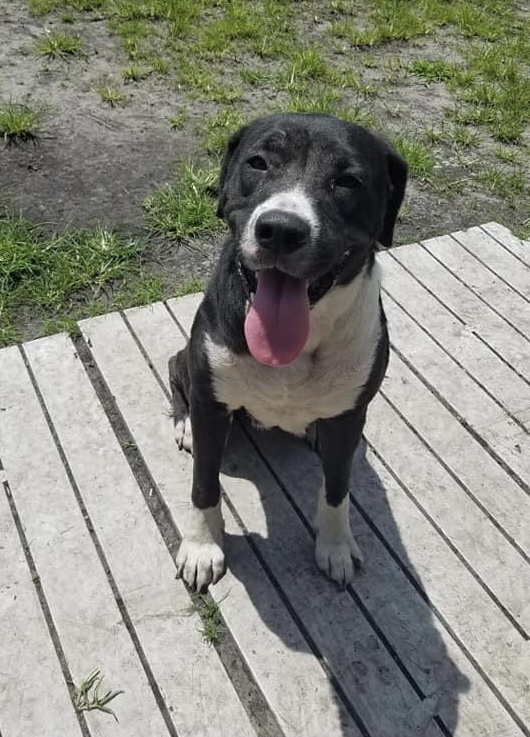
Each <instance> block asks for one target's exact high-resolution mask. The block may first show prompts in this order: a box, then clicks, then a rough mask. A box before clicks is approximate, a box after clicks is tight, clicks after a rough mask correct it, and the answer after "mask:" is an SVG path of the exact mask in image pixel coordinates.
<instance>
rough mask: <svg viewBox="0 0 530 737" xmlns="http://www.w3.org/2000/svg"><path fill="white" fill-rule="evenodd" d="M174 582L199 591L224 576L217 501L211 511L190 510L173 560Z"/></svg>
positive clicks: (221, 526) (221, 536)
mask: <svg viewBox="0 0 530 737" xmlns="http://www.w3.org/2000/svg"><path fill="white" fill-rule="evenodd" d="M175 562H176V566H177V578H183V579H184V581H186V583H187V584H188V586H189V587H190V588H191V589H192V590H193V591H203V590H205V589H206V588H207V587H208V586H209V585H210V584H211V583H216V582H217V581H218V580H219V579H220V578H221V576H222V575H223V574H224V572H225V556H224V553H223V518H222V516H221V501H219V503H218V504H217V506H215V507H209V508H208V509H197V508H196V507H192V508H191V510H190V515H189V518H188V520H187V524H186V527H185V534H184V538H183V540H182V542H181V544H180V548H179V551H178V553H177V557H176V561H175Z"/></svg>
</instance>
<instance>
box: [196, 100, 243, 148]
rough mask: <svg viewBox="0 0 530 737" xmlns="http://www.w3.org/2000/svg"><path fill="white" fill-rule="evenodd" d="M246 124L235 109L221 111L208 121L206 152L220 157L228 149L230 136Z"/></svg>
mask: <svg viewBox="0 0 530 737" xmlns="http://www.w3.org/2000/svg"><path fill="white" fill-rule="evenodd" d="M244 122H245V119H244V118H243V115H242V114H241V113H240V112H239V111H238V110H236V109H234V108H226V109H225V110H221V112H220V113H218V114H217V115H216V116H214V117H213V118H210V119H209V120H207V121H206V131H207V135H206V138H205V140H204V147H205V149H206V151H207V152H208V153H209V154H216V155H217V156H220V155H221V154H222V153H223V151H224V149H225V148H226V143H227V141H228V137H229V135H230V134H231V133H233V132H234V130H235V129H236V128H239V127H240V126H242V125H243V123H244Z"/></svg>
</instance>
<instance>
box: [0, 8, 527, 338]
mask: <svg viewBox="0 0 530 737" xmlns="http://www.w3.org/2000/svg"><path fill="white" fill-rule="evenodd" d="M27 2H28V5H29V7H30V9H31V11H32V12H33V13H34V14H35V15H36V16H39V17H43V18H44V21H43V22H45V21H46V20H47V18H46V16H47V15H48V14H52V13H54V14H55V15H50V18H51V19H53V20H54V22H56V21H58V20H59V19H62V20H63V22H66V21H67V22H68V23H72V24H80V23H82V22H83V19H84V18H85V19H93V18H96V17H97V18H106V19H107V23H108V29H109V31H110V33H111V34H112V35H113V37H114V39H115V42H116V45H117V46H119V48H120V54H121V55H122V62H121V65H120V69H121V77H120V73H119V72H118V74H117V75H116V74H114V77H111V76H110V74H109V76H108V77H102V78H101V80H99V81H98V82H97V83H96V87H95V89H96V91H97V93H98V94H99V96H100V98H101V100H102V101H103V102H104V103H105V104H106V105H109V106H111V107H121V106H123V105H125V104H126V103H127V102H128V101H129V99H137V98H138V97H139V96H140V94H141V92H142V90H143V89H145V88H146V86H147V85H148V86H149V89H150V90H151V91H152V90H153V89H154V88H156V87H159V88H160V94H161V96H162V97H163V96H164V94H165V91H166V90H168V98H169V97H170V95H171V97H170V99H171V104H172V105H173V107H171V108H169V109H170V110H174V111H175V112H174V114H172V115H171V114H170V115H168V114H167V113H163V114H164V115H166V119H167V134H168V136H172V137H173V138H174V140H175V146H176V147H177V146H179V145H180V142H181V141H184V142H185V145H186V146H188V144H189V142H190V141H192V144H193V142H195V143H196V144H197V148H199V149H202V150H201V154H200V156H201V158H200V162H201V163H200V165H198V164H196V165H195V166H194V165H192V164H187V165H185V166H181V167H179V169H178V171H177V175H176V178H175V180H174V181H173V182H171V183H170V184H168V185H166V186H164V187H161V188H157V189H156V190H155V191H154V192H152V193H151V194H150V195H149V196H148V197H147V198H146V199H145V200H144V202H143V207H144V210H145V215H146V223H147V225H148V227H149V228H150V229H152V230H153V231H154V232H155V233H157V234H164V235H165V236H167V237H169V238H171V239H173V238H174V239H176V240H177V241H180V242H183V243H185V244H188V245H193V239H200V238H201V237H203V236H205V235H210V234H211V233H214V232H216V231H217V230H218V229H219V228H220V225H221V224H220V222H219V221H218V219H217V218H216V215H215V207H216V203H215V201H214V198H213V196H212V192H213V190H214V188H215V181H216V176H217V171H218V167H219V157H220V155H221V154H222V151H223V148H224V146H225V143H226V140H227V137H228V136H229V135H230V133H231V132H232V131H233V130H234V129H235V128H237V127H238V126H239V125H241V124H242V123H243V122H245V121H246V120H249V119H251V118H254V117H256V116H257V115H259V114H261V113H265V112H276V111H293V112H297V111H314V112H325V113H331V114H336V115H339V116H340V117H342V118H344V119H345V120H349V121H352V122H356V123H359V124H361V125H366V126H368V127H372V128H375V129H376V130H379V131H381V132H382V133H383V134H384V135H385V136H386V137H387V138H388V139H389V140H391V141H392V142H393V143H394V145H395V146H396V148H397V149H398V150H399V151H400V152H401V154H402V155H403V156H404V157H405V158H406V159H407V161H408V164H409V171H410V175H411V180H412V191H413V193H414V187H415V186H416V185H419V187H418V189H419V190H420V191H421V193H424V194H425V193H427V195H428V196H429V197H431V200H430V202H433V203H434V202H435V203H436V206H437V207H439V208H442V207H443V206H444V203H445V206H446V210H447V209H452V210H453V211H455V212H457V213H458V212H465V211H466V208H465V203H464V206H462V200H461V199H458V198H460V197H461V196H462V197H463V196H464V195H465V192H466V190H470V189H471V190H473V193H474V194H475V195H476V197H475V201H477V200H481V201H483V202H494V203H501V206H502V207H505V206H506V207H516V206H519V207H520V204H519V205H518V203H520V202H522V201H523V200H524V198H525V197H528V194H529V186H528V182H527V177H526V170H527V169H528V166H529V149H528V142H527V131H528V128H529V125H530V75H529V68H528V59H530V36H529V35H528V32H527V20H525V19H524V18H523V16H522V15H521V14H519V13H518V11H517V4H516V3H515V2H514V0H481V1H480V2H479V3H476V2H472V0H461V1H460V2H458V3H451V2H448V0H368V1H367V2H360V0H329V2H327V3H324V2H312V0H255V2H252V3H249V2H247V0H27ZM85 14H89V15H88V16H86V15H85ZM78 27H79V26H77V25H74V26H73V27H72V26H70V27H66V26H64V27H63V30H62V31H60V32H58V31H57V32H55V31H54V33H48V34H47V36H46V38H45V39H42V41H41V43H44V42H46V43H47V44H48V50H47V51H46V52H43V51H41V52H40V53H46V56H48V57H50V58H62V59H66V58H70V57H72V58H73V57H74V56H75V55H76V54H77V55H79V54H81V53H83V47H82V42H81V40H80V38H79V37H78V36H77V35H75V33H71V34H68V33H64V34H63V31H64V30H67V31H68V30H70V31H72V32H73V31H74V30H76V29H77V28H78ZM54 28H60V26H54ZM61 39H63V40H61ZM64 39H70V43H71V49H72V50H70V49H69V46H68V42H67V41H64ZM76 45H77V48H76ZM148 77H149V78H150V81H149V82H148V83H147V82H146V79H147V78H148ZM67 83H68V84H71V82H70V80H68V82H67ZM124 84H129V85H134V88H133V89H134V91H135V94H134V96H132V95H131V98H129V96H128V95H127V94H126V92H127V91H129V90H130V89H131V86H130V87H129V88H128V89H127V88H124ZM434 85H436V86H434ZM409 89H410V90H412V92H413V94H414V95H415V98H414V102H410V98H409V97H408V95H409ZM436 99H438V100H440V99H442V100H443V101H444V104H446V105H447V109H442V107H441V104H440V103H438V104H437V103H436ZM446 100H449V101H450V102H449V103H446V102H445V101H446ZM416 101H419V102H420V104H418V105H417V107H416ZM166 110H167V108H166ZM434 111H435V112H434ZM197 119H199V120H200V123H199V124H198V123H197V122H196V121H197ZM38 125H39V116H38V115H37V114H36V113H35V112H34V111H32V110H31V109H30V108H29V107H26V106H22V105H15V104H11V103H10V104H9V105H4V107H2V108H0V137H1V138H3V140H4V141H5V142H7V143H12V142H20V143H23V142H24V141H28V140H31V139H32V138H34V137H35V136H36V135H37V133H38ZM170 129H172V130H173V131H174V133H171V130H170ZM180 131H182V132H183V133H182V135H180V134H179V132H180ZM176 150H177V148H176ZM179 155H180V156H182V154H180V153H179ZM416 191H417V190H416ZM414 202H415V200H414V197H413V196H411V198H410V201H409V202H408V204H407V206H406V207H405V209H404V210H403V212H402V214H401V216H400V217H401V222H402V223H403V225H404V226H405V227H406V226H407V225H410V223H413V222H414V218H415V216H417V215H418V212H417V209H418V208H419V207H420V206H419V205H418V206H416V205H415V204H414ZM450 202H451V205H450V208H449V207H448V205H449V203H450ZM428 207H429V206H427V207H423V208H422V210H421V212H420V215H421V221H422V222H425V221H426V219H427V218H428V215H426V214H425V213H426V212H428ZM504 212H506V210H504ZM432 217H433V220H436V216H435V214H433V216H432ZM455 217H457V216H455ZM488 217H489V213H488ZM514 217H515V216H514ZM517 217H518V222H521V221H522V220H523V219H524V218H522V217H521V216H520V215H517ZM28 227H29V226H28ZM438 227H439V225H438V221H437V224H436V228H437V229H438ZM36 232H37V233H38V231H36ZM35 237H36V238H37V240H38V242H39V243H40V244H41V246H42V244H43V243H44V244H46V246H45V248H44V251H47V250H48V249H51V250H50V253H52V252H56V251H58V250H59V251H60V248H59V241H61V239H63V240H64V243H68V244H70V245H68V246H65V248H66V250H68V249H69V248H71V249H72V252H76V249H77V248H78V246H76V245H75V243H76V239H75V238H74V235H73V233H72V232H68V233H64V234H62V235H61V236H56V237H54V238H48V239H45V238H44V237H43V236H42V234H40V235H39V234H37V235H36V236H35ZM125 240H126V239H125ZM41 250H42V248H41ZM23 252H24V249H22V251H21V253H23ZM56 257H57V258H58V256H56ZM127 263H128V265H125V266H124V272H123V274H122V276H118V277H116V278H114V279H111V281H110V282H104V284H103V286H101V285H100V286H99V287H98V284H97V278H96V281H95V282H94V285H93V288H92V287H91V286H87V284H86V283H85V284H84V286H83V285H81V286H77V287H76V286H72V289H73V291H70V287H68V288H66V287H65V288H64V289H62V288H60V287H57V297H56V298H55V301H54V300H53V299H51V298H50V299H49V300H48V302H46V300H44V301H42V294H43V291H44V292H45V291H46V290H45V289H44V288H43V287H42V285H43V279H44V277H43V269H42V268H41V265H40V261H39V264H38V265H37V267H35V271H34V272H33V271H30V272H27V273H25V275H24V276H23V277H21V278H20V279H19V280H16V279H15V280H12V279H11V280H10V281H9V287H8V288H7V291H6V289H4V288H3V287H2V289H3V291H2V292H0V311H2V310H3V314H4V315H10V317H9V318H8V319H7V318H6V319H4V318H2V320H4V321H3V322H0V324H1V325H2V327H1V328H0V329H1V330H2V331H3V332H2V333H0V338H1V339H2V340H3V341H4V342H6V341H9V340H11V341H12V340H15V339H17V338H16V336H17V335H18V333H17V330H18V327H17V325H18V322H17V319H16V317H15V316H16V314H17V310H18V309H19V307H17V305H21V304H27V305H33V308H35V309H37V306H40V307H39V309H42V310H44V311H46V310H51V311H52V313H53V314H50V315H47V314H46V315H45V319H46V323H45V330H53V329H55V328H57V327H58V326H61V325H63V326H65V327H66V328H67V329H70V328H71V329H73V325H74V324H75V321H74V322H72V320H73V318H72V316H76V315H77V314H78V313H77V312H76V310H77V309H78V304H77V302H76V300H77V297H76V295H77V294H79V293H82V294H83V295H85V297H86V294H88V297H86V300H85V297H84V301H83V304H82V305H81V309H82V310H85V311H86V310H90V311H92V313H94V314H95V313H96V312H97V311H98V310H102V309H105V308H110V307H109V306H110V305H112V306H115V305H123V306H129V304H131V303H133V302H136V301H137V300H140V301H143V300H146V301H149V300H151V301H152V300H154V299H159V298H160V297H161V296H162V295H165V296H167V287H166V286H165V285H164V283H163V282H162V281H161V280H160V279H159V278H158V277H157V276H156V274H153V273H143V272H142V270H141V266H139V265H138V263H137V257H136V256H132V257H131V259H130V260H129V261H126V264H127ZM52 273H53V270H52V272H50V274H52ZM0 279H2V284H3V285H5V284H6V283H7V282H6V277H5V274H4V275H2V272H1V271H0ZM50 279H52V277H51V276H50ZM116 279H117V280H118V282H117V283H118V286H116V288H114V287H113V289H112V298H111V299H102V295H103V293H104V292H105V290H106V287H105V284H107V285H108V284H114V282H115V281H116ZM120 280H123V283H122V282H121V281H120ZM20 282H22V283H26V284H31V283H33V282H34V283H35V284H36V285H37V284H41V287H42V288H41V287H39V288H37V287H36V290H35V294H34V295H33V296H28V295H25V296H24V295H22V292H21V287H20ZM120 284H121V286H119V285H120ZM188 286H189V288H190V289H194V280H189V283H188V280H184V284H183V285H182V286H181V287H180V288H179V287H177V290H178V291H179V293H180V289H184V290H186V289H187V288H188ZM98 290H99V291H98ZM116 290H117V291H116ZM14 294H16V298H14V297H13V295H14ZM22 296H24V299H25V300H26V302H23V301H21V300H22ZM55 312H56V313H57V314H55ZM68 326H70V328H68Z"/></svg>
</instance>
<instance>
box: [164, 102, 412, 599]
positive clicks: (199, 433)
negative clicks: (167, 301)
mask: <svg viewBox="0 0 530 737" xmlns="http://www.w3.org/2000/svg"><path fill="white" fill-rule="evenodd" d="M406 181H407V165H406V163H405V161H404V160H403V159H402V158H401V157H400V156H399V155H398V154H397V153H396V152H395V151H394V150H392V148H391V147H390V146H389V145H388V144H387V143H386V142H385V141H383V140H382V139H381V138H379V137H378V136H376V135H374V134H373V133H371V132H369V131H367V130H366V129H364V128H363V127H361V126H358V125H354V124H351V123H347V122H344V121H341V120H339V119H337V118H335V117H333V116H329V115H324V114H313V113H296V114H278V115H271V116H267V117H264V118H261V119H258V120H256V121H254V122H253V123H250V124H249V125H246V126H244V127H243V128H241V129H240V130H238V131H237V132H236V133H234V134H233V135H232V137H231V138H230V139H229V141H228V145H227V150H226V153H225V155H224V159H223V161H222V164H221V172H220V180H219V198H218V215H219V217H221V218H223V219H224V220H225V221H226V222H227V224H228V226H229V229H230V235H229V237H228V239H227V240H226V242H225V243H224V246H223V248H222V250H221V253H220V257H219V259H218V262H217V264H216V267H215V269H214V271H213V274H212V276H211V279H210V282H209V284H208V287H207V289H206V292H205V295H204V299H203V301H202V303H201V305H200V307H199V309H198V311H197V314H196V317H195V320H194V323H193V326H192V330H191V336H190V341H189V343H188V344H187V346H186V348H185V349H184V350H182V351H180V352H179V353H178V354H177V355H176V356H173V357H172V358H171V359H170V362H169V374H170V384H171V390H172V401H173V415H174V421H175V439H176V442H177V445H178V447H179V448H180V449H181V450H182V449H185V450H187V451H189V452H192V453H193V459H194V463H193V481H192V489H191V502H192V506H191V513H190V518H189V521H188V524H187V526H186V529H185V530H184V536H183V540H182V542H181V545H180V548H179V550H178V553H177V557H176V567H177V577H181V578H183V579H184V581H185V582H186V583H187V584H188V585H189V586H190V587H191V589H192V590H196V591H204V590H206V589H207V587H208V585H209V584H212V583H215V582H216V581H218V580H219V578H220V577H221V576H222V575H223V574H224V572H225V558H224V553H223V521H222V515H221V490H220V483H219V472H220V467H221V461H222V456H223V451H224V447H225V442H226V438H227V435H228V431H229V427H230V423H231V419H232V415H233V413H234V412H237V411H238V410H242V411H243V410H244V412H245V413H246V414H247V415H248V416H249V417H250V418H251V420H252V422H253V423H255V424H256V425H259V426H262V427H265V428H270V427H280V428H282V429H283V430H286V431H287V432H289V433H293V434H294V435H301V436H303V435H304V434H305V433H307V432H308V430H310V429H311V428H316V439H317V447H318V452H319V454H320V458H321V462H322V467H323V477H324V483H323V487H322V489H321V491H320V492H319V499H318V504H317V513H316V518H315V538H316V542H315V557H316V562H317V565H318V566H319V568H320V569H321V570H322V571H323V572H324V573H325V574H326V575H327V576H328V577H329V578H330V579H331V580H333V581H335V582H336V583H337V584H339V586H341V587H345V586H346V585H347V584H348V583H350V582H351V581H352V579H353V577H354V573H355V570H356V568H357V567H358V566H360V565H361V563H362V554H361V552H360V550H359V548H358V546H357V544H356V542H355V540H354V538H353V535H352V532H351V529H350V523H349V498H348V491H349V479H350V471H351V465H352V460H353V455H354V452H355V450H356V447H357V445H358V443H359V441H360V439H361V435H362V431H363V427H364V423H365V418H366V410H367V407H368V404H369V402H370V401H371V399H372V398H373V397H374V395H375V394H376V392H377V390H378V389H379V386H380V384H381V381H382V379H383V376H384V374H385V371H386V367H387V363H388V351H389V340H388V332H387V326H386V318H385V314H384V311H383V307H382V303H381V297H380V275H379V268H378V264H377V262H376V257H375V254H376V250H377V248H378V244H379V245H380V246H383V247H389V246H391V245H392V238H393V232H394V226H395V222H396V218H397V214H398V211H399V208H400V206H401V203H402V201H403V196H404V193H405V187H406Z"/></svg>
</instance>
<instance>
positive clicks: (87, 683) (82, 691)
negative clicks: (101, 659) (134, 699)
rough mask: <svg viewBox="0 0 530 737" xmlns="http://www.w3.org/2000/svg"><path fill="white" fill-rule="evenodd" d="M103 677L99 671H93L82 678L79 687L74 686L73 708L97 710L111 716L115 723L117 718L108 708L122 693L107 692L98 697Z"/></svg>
mask: <svg viewBox="0 0 530 737" xmlns="http://www.w3.org/2000/svg"><path fill="white" fill-rule="evenodd" d="M103 678H104V676H102V675H101V671H99V670H94V671H92V673H90V674H89V675H88V676H87V677H86V678H84V679H83V680H82V681H81V683H80V684H79V686H74V690H73V694H72V698H73V702H74V706H75V708H76V709H77V711H92V710H94V709H97V710H98V711H103V712H105V713H106V714H111V715H112V716H113V717H114V719H115V720H116V721H118V717H117V716H116V714H115V713H114V712H113V711H112V709H111V708H110V707H109V706H108V704H110V702H111V701H113V700H114V699H115V698H116V696H119V695H120V694H122V693H125V692H124V691H107V693H105V694H104V695H102V696H100V695H99V689H100V686H101V684H102V683H103Z"/></svg>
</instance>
